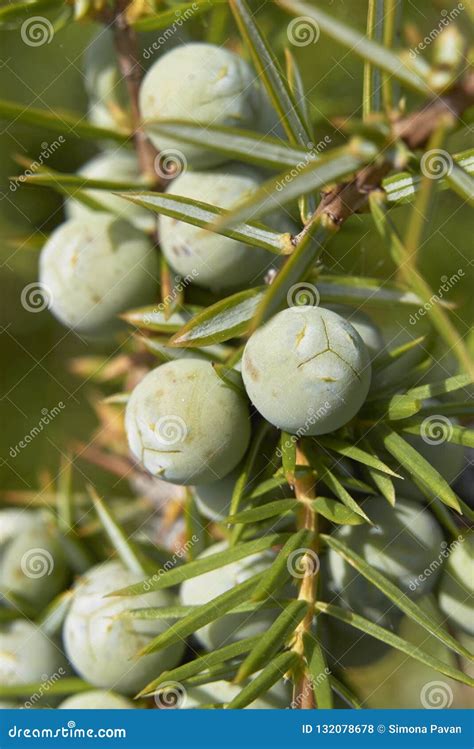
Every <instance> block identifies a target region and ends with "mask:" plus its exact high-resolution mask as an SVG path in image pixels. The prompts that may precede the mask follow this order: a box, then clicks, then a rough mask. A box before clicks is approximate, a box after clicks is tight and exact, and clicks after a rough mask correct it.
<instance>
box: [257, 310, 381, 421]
mask: <svg viewBox="0 0 474 749" xmlns="http://www.w3.org/2000/svg"><path fill="white" fill-rule="evenodd" d="M242 376H243V380H244V384H245V388H246V390H247V394H248V396H249V398H250V400H251V401H252V403H253V405H254V406H255V408H256V409H257V410H258V411H259V412H260V413H261V414H262V416H264V417H265V418H266V419H267V421H269V422H270V423H271V424H273V425H274V426H276V427H278V428H279V429H283V430H285V431H287V432H290V433H292V434H297V433H298V434H301V435H302V436H305V435H318V434H326V433H327V432H332V431H334V430H335V429H339V427H341V426H343V425H344V424H346V423H347V422H348V421H350V420H351V419H352V418H353V417H354V416H355V415H356V413H357V412H358V411H359V409H360V407H361V406H362V404H363V403H364V401H365V398H366V396H367V393H368V390H369V386H370V377H371V367H370V358H369V354H368V351H367V348H366V346H365V344H364V342H363V340H362V338H361V337H360V335H359V334H358V333H357V331H356V330H355V329H354V328H353V327H352V325H350V324H349V323H348V322H347V321H346V320H344V319H343V318H342V317H340V315H337V314H336V313H335V312H331V311H330V310H327V309H323V308H321V307H312V306H309V305H307V306H306V305H305V306H300V307H290V308H288V309H286V310H284V311H283V312H279V313H278V314H277V315H275V316H274V317H273V318H272V319H271V320H270V321H269V322H267V323H266V324H265V325H263V326H262V327H261V328H259V329H258V330H256V331H255V333H253V334H252V336H251V337H250V339H249V340H248V342H247V345H246V347H245V350H244V355H243V360H242Z"/></svg>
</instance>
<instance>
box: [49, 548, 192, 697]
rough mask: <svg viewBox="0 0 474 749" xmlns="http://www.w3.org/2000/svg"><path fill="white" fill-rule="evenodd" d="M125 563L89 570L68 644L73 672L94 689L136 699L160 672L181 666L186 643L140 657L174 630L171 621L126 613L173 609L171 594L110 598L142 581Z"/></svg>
mask: <svg viewBox="0 0 474 749" xmlns="http://www.w3.org/2000/svg"><path fill="white" fill-rule="evenodd" d="M143 578H144V576H143V575H140V574H139V573H136V572H131V571H130V570H128V569H126V568H125V567H124V566H123V565H122V563H121V562H116V561H112V562H105V563H104V564H99V565H97V566H96V567H93V568H92V569H90V570H89V571H88V572H87V573H86V575H84V577H83V578H81V579H80V580H79V582H78V584H77V586H76V588H75V591H74V598H73V601H72V604H71V608H70V609H69V612H68V614H67V616H66V620H65V623H64V630H63V640H64V647H65V651H66V654H67V656H68V658H69V661H70V662H71V664H72V665H73V667H74V669H75V670H76V671H77V672H78V673H79V674H80V675H81V676H82V678H84V679H85V680H86V681H88V682H89V683H90V684H92V685H93V686H95V687H100V688H102V689H114V690H115V691H117V692H119V693H120V694H126V695H133V694H135V693H136V692H137V691H139V690H140V689H142V688H143V686H144V685H145V684H147V683H148V682H149V681H151V680H152V679H153V678H154V677H156V676H158V675H159V674H160V673H161V671H165V670H166V669H169V668H173V667H174V666H176V665H177V663H179V661H180V659H181V657H182V654H183V649H184V643H182V642H179V643H177V644H176V645H172V646H170V647H168V648H164V649H163V650H160V651H158V652H156V653H152V654H150V655H146V656H143V657H141V658H136V656H137V654H138V652H139V651H140V650H141V649H142V648H144V647H146V646H147V645H148V644H149V643H150V642H151V640H152V639H153V637H155V636H157V635H159V634H160V633H161V632H164V631H165V630H166V629H168V627H169V626H170V622H169V621H167V620H156V621H153V622H150V621H142V620H139V619H133V620H132V619H126V618H124V617H121V616H120V614H123V613H124V612H125V611H130V610H132V609H137V608H146V607H148V606H157V607H158V606H170V605H172V604H173V603H174V602H175V599H174V596H173V595H171V594H170V593H169V592H168V591H161V590H160V591H152V592H146V590H145V589H144V594H143V595H138V596H108V594H109V593H112V592H113V591H116V590H119V589H121V588H126V587H128V586H129V585H133V584H135V583H138V582H140V581H141V580H143Z"/></svg>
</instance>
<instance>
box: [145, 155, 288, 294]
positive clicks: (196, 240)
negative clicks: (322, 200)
mask: <svg viewBox="0 0 474 749" xmlns="http://www.w3.org/2000/svg"><path fill="white" fill-rule="evenodd" d="M261 182H262V178H261V176H260V175H259V173H258V172H257V171H256V170H255V169H252V168H251V167H248V166H244V165H241V164H230V165H226V166H222V167H220V168H219V169H218V170H216V169H214V170H212V171H209V172H190V171H188V172H185V173H182V174H180V175H179V177H177V178H176V179H175V180H174V181H173V182H172V183H171V185H170V187H169V190H168V192H169V193H170V194H172V195H179V196H180V197H183V198H190V199H193V200H200V201H201V202H203V203H209V204H211V205H215V206H218V207H219V208H228V209H230V208H231V207H232V206H234V205H236V204H237V203H239V202H240V201H241V200H244V199H245V198H246V197H248V196H249V195H251V193H252V192H254V191H255V190H256V189H257V188H258V186H259V184H260V183H261ZM267 223H268V224H269V225H270V226H272V227H273V228H275V229H278V230H280V231H282V232H286V231H288V230H289V228H290V226H289V222H288V221H287V220H286V218H285V217H283V218H282V217H281V216H276V215H274V216H272V217H270V218H269V220H268V219H267ZM158 229H159V236H160V243H161V249H162V251H163V254H164V255H165V257H166V258H167V260H168V262H169V263H170V265H171V266H172V267H173V268H174V269H175V270H176V271H177V272H178V273H180V274H181V275H182V276H183V277H186V276H193V279H192V280H193V283H195V284H196V285H198V286H204V287H209V288H211V289H215V290H220V289H233V288H234V289H235V288H238V287H241V286H243V285H244V284H255V283H260V282H261V281H262V279H263V275H264V273H265V271H266V270H268V269H269V268H270V267H271V265H272V260H275V257H274V256H272V255H271V254H270V253H268V252H266V251H265V250H261V249H259V248H258V247H250V246H249V245H246V244H245V243H244V242H240V241H237V240H236V239H229V238H228V237H222V236H221V235H219V234H215V233H214V232H211V231H206V230H205V229H200V228H199V227H197V226H193V225H192V224H188V223H185V222H184V221H177V220H176V219H174V218H171V217H170V216H163V215H160V216H159V218H158Z"/></svg>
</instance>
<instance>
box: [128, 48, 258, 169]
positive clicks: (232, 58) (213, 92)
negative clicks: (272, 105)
mask: <svg viewBox="0 0 474 749" xmlns="http://www.w3.org/2000/svg"><path fill="white" fill-rule="evenodd" d="M268 106H269V105H268V102H267V100H266V98H265V96H264V95H263V94H262V91H261V89H260V86H259V84H258V78H257V77H256V75H255V73H254V72H253V71H252V69H251V68H250V67H249V65H248V64H247V63H246V62H245V60H243V59H242V58H241V57H240V56H239V55H237V54H235V53H234V52H231V51H230V50H228V49H225V48H224V47H218V46H216V45H214V44H205V43H201V42H197V43H192V44H184V45H182V46H180V47H176V48H175V49H172V50H170V51H169V52H167V53H166V54H165V55H163V57H161V58H160V59H159V60H157V61H156V62H155V63H154V64H153V65H152V67H151V68H150V70H149V71H148V73H147V74H146V75H145V78H144V79H143V82H142V85H141V89H140V110H141V114H142V117H143V119H144V120H145V121H146V120H158V119H180V120H188V121H189V122H191V123H202V124H212V125H230V126H232V127H237V128H245V127H250V128H252V129H259V125H260V124H261V123H262V124H263V122H264V121H267V120H268ZM149 134H150V139H151V140H152V142H153V143H154V145H155V146H156V148H157V149H158V150H159V151H166V150H167V149H179V151H181V152H182V153H183V154H184V156H185V158H186V159H187V161H188V162H189V164H192V165H193V166H194V167H200V166H203V167H208V166H212V165H214V164H219V163H222V162H223V161H226V156H225V155H222V154H220V153H217V152H212V151H210V150H208V149H206V148H205V147H203V146H198V145H191V144H189V143H184V142H181V141H179V140H177V139H175V138H170V137H168V136H163V135H160V134H156V133H154V132H153V129H152V128H150V129H149Z"/></svg>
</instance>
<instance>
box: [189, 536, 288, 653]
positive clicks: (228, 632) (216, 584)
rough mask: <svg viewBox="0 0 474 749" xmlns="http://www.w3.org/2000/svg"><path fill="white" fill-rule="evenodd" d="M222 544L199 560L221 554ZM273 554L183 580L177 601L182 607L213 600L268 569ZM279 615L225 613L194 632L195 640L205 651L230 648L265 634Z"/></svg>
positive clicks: (261, 554)
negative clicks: (244, 640) (226, 646)
mask: <svg viewBox="0 0 474 749" xmlns="http://www.w3.org/2000/svg"><path fill="white" fill-rule="evenodd" d="M226 548H227V544H226V543H225V542H222V543H217V544H214V545H213V546H210V547H209V548H208V549H206V550H205V551H204V552H203V553H202V554H200V555H199V557H198V559H202V558H204V557H208V556H210V555H211V554H216V553H217V552H220V551H224V550H225V549H226ZM274 558H275V555H274V554H273V553H272V552H270V551H268V552H262V553H259V554H252V555H251V556H248V557H245V558H244V559H240V560H238V561H237V562H232V563H231V564H226V565H225V566H223V567H220V568H219V569H216V570H211V571H210V572H205V573H204V574H203V575H199V576H198V577H193V578H191V579H189V580H185V581H184V582H183V584H182V585H181V589H180V598H181V603H182V604H183V605H184V606H200V605H202V604H205V603H207V602H208V601H210V600H211V599H212V598H215V597H216V596H219V595H221V594H222V593H225V592H226V591H227V590H231V588H233V587H235V586H236V585H238V584H239V583H242V582H244V581H245V580H247V579H248V578H249V577H252V576H253V575H256V574H257V573H258V572H261V571H263V570H264V569H267V567H269V566H270V564H271V563H272V561H273V560H274ZM277 614H278V612H277V611H273V610H262V611H258V610H257V611H254V612H251V613H249V612H246V613H242V614H226V615H225V616H223V617H221V618H219V619H216V620H215V621H213V622H211V623H210V624H206V625H205V626H204V627H201V629H198V630H197V631H196V633H195V634H196V637H197V638H198V640H199V641H200V642H201V643H202V644H203V645H204V647H205V648H207V649H208V650H215V649H217V648H220V647H223V646H224V645H230V643H232V642H236V641H237V640H243V639H244V638H246V637H252V636H253V635H259V634H263V633H264V632H266V630H267V629H268V627H269V626H270V625H271V623H272V621H273V620H274V619H275V617H276V616H277Z"/></svg>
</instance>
